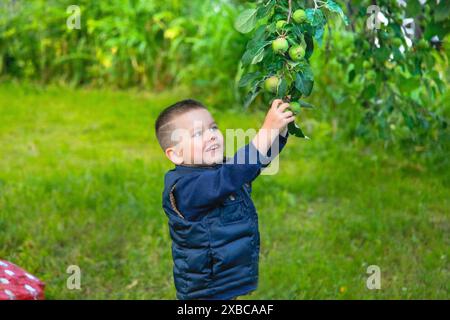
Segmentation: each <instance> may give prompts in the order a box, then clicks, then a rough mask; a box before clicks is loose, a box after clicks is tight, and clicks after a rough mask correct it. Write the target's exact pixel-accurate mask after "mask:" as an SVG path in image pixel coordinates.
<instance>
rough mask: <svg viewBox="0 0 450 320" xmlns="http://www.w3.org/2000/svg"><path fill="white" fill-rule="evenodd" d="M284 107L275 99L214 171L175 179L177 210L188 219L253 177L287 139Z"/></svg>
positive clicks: (287, 119)
mask: <svg viewBox="0 0 450 320" xmlns="http://www.w3.org/2000/svg"><path fill="white" fill-rule="evenodd" d="M288 107H289V104H287V103H282V101H281V100H275V101H274V102H273V104H272V107H271V108H270V110H269V112H268V113H267V116H266V119H265V121H264V124H263V126H262V127H261V129H260V130H259V131H258V133H257V134H256V136H255V137H254V138H253V140H252V141H251V142H250V143H249V144H247V145H245V146H244V147H242V148H240V149H239V150H238V151H237V152H236V154H235V155H234V157H233V158H232V159H231V161H228V162H227V163H225V164H223V165H222V166H221V167H220V168H219V169H218V170H204V171H202V172H201V173H199V174H191V175H189V176H186V177H183V178H181V179H180V180H178V181H177V183H176V186H175V197H176V199H177V200H178V201H177V204H178V208H179V210H180V211H181V212H183V211H184V214H185V216H186V215H187V218H188V219H190V218H195V216H196V215H198V214H201V213H202V212H205V211H207V210H208V209H210V208H211V207H214V206H216V205H217V204H218V203H220V202H222V201H223V200H225V198H226V197H227V196H229V195H230V194H231V193H233V192H235V191H237V190H238V189H239V188H241V187H242V185H243V184H244V183H249V182H251V181H252V180H254V179H255V178H256V177H257V176H258V174H259V173H260V171H261V169H262V168H264V167H266V166H267V165H268V164H269V163H270V161H271V160H272V159H273V158H275V157H276V156H277V155H278V153H279V151H281V149H282V148H283V147H284V145H285V144H286V141H287V137H285V136H284V135H287V133H286V126H287V124H288V123H289V122H291V121H293V120H294V116H293V114H292V112H291V111H286V112H284V111H285V110H286V109H287V108H288ZM280 130H281V131H282V134H281V135H280ZM283 134H284V135H283ZM277 137H279V148H278V152H272V150H271V146H272V144H273V143H274V140H275V139H276V138H277ZM268 153H269V155H268ZM272 153H273V154H272ZM230 162H231V163H230Z"/></svg>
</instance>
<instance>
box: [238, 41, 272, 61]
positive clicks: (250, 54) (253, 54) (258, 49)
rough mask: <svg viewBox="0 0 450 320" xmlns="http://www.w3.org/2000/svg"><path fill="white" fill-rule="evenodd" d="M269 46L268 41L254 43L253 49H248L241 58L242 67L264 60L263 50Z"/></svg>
mask: <svg viewBox="0 0 450 320" xmlns="http://www.w3.org/2000/svg"><path fill="white" fill-rule="evenodd" d="M268 44H270V41H262V42H259V43H255V44H254V47H250V48H248V49H247V51H245V52H244V55H243V56H242V66H243V67H245V66H247V65H249V64H255V63H258V62H260V61H261V60H262V59H263V58H264V48H265V47H266V46H267V45H268Z"/></svg>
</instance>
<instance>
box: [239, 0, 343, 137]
mask: <svg viewBox="0 0 450 320" xmlns="http://www.w3.org/2000/svg"><path fill="white" fill-rule="evenodd" d="M306 2H307V1H302V0H258V1H257V2H256V7H255V8H251V9H247V10H245V11H243V12H242V13H241V14H240V15H239V16H238V17H237V19H236V21H235V28H236V29H237V30H238V31H239V32H242V33H249V32H252V31H253V30H255V29H256V30H255V31H254V33H253V36H252V38H251V39H250V41H249V42H248V43H247V46H246V51H245V52H244V55H243V56H242V59H241V62H242V68H243V69H244V74H243V75H242V77H241V79H240V81H239V84H238V86H239V87H245V88H248V94H247V96H246V98H245V102H244V107H245V108H248V106H249V105H250V104H251V103H252V102H253V100H255V98H256V97H257V96H258V95H259V94H264V95H265V96H266V97H269V98H271V99H274V98H280V99H283V100H284V101H289V102H290V108H291V111H292V112H294V114H296V115H298V114H299V113H300V110H301V109H303V108H314V106H313V105H311V104H310V103H308V102H306V101H304V100H303V99H301V98H306V97H308V96H310V95H311V92H312V90H313V87H314V75H313V71H312V70H311V66H310V63H309V59H310V58H311V55H312V54H313V51H314V40H315V41H316V42H317V43H319V44H321V43H322V38H323V34H324V30H325V25H326V24H327V19H328V18H329V17H330V16H331V15H332V14H338V15H339V16H340V17H341V18H342V19H343V21H344V23H345V24H346V25H347V24H348V19H347V17H346V16H345V15H344V12H343V11H342V9H341V7H340V6H339V5H338V4H337V3H336V2H335V1H332V0H323V1H320V0H314V1H313V2H314V7H313V8H307V7H306V6H305V3H306ZM288 130H289V133H290V134H292V135H295V136H297V137H300V138H306V139H309V138H308V137H307V136H306V135H305V134H304V133H303V131H302V130H301V129H300V127H299V126H298V125H297V124H296V123H295V122H291V123H289V125H288Z"/></svg>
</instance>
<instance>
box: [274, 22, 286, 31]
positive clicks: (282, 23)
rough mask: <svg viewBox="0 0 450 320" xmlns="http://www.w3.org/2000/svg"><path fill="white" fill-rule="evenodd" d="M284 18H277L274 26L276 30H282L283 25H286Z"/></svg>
mask: <svg viewBox="0 0 450 320" xmlns="http://www.w3.org/2000/svg"><path fill="white" fill-rule="evenodd" d="M286 23H287V22H286V20H278V21H277V24H276V28H277V30H278V31H280V30H282V29H283V28H284V26H285V25H286Z"/></svg>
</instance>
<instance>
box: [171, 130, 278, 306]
mask: <svg viewBox="0 0 450 320" xmlns="http://www.w3.org/2000/svg"><path fill="white" fill-rule="evenodd" d="M286 141H287V137H283V136H281V135H280V136H279V148H278V150H279V151H281V149H282V148H283V147H284V145H285V144H286ZM279 151H278V152H279ZM271 153H272V152H271V151H269V152H268V157H264V156H263V155H261V154H260V153H259V152H258V151H257V149H256V148H255V147H254V146H253V144H252V143H249V144H247V145H246V146H244V147H242V148H241V149H239V150H238V152H237V153H236V155H235V156H234V158H231V159H227V160H228V161H227V162H226V163H224V164H218V165H214V166H209V167H194V166H185V165H177V166H175V169H172V170H170V171H168V172H167V174H166V176H165V180H164V184H165V186H164V191H163V209H164V211H165V213H166V215H167V217H168V218H169V231H170V236H171V239H172V258H173V276H174V282H175V287H176V291H177V298H178V299H231V298H233V297H236V296H239V295H244V294H247V293H249V292H251V291H253V290H255V289H256V287H257V284H258V261H259V248H260V237H259V230H258V216H257V212H256V209H255V206H254V204H253V201H252V199H251V183H252V181H253V180H254V179H255V178H256V177H257V176H258V175H259V174H260V172H261V169H262V168H264V167H265V166H267V165H268V164H269V162H270V161H271V160H272V159H273V158H274V157H275V156H276V155H277V153H275V152H274V154H271ZM252 155H257V157H256V158H257V161H249V160H250V159H251V157H252ZM241 157H245V159H246V162H245V164H237V163H238V162H237V160H238V159H241V160H242V158H241ZM230 160H231V161H230ZM239 163H241V162H239Z"/></svg>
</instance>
